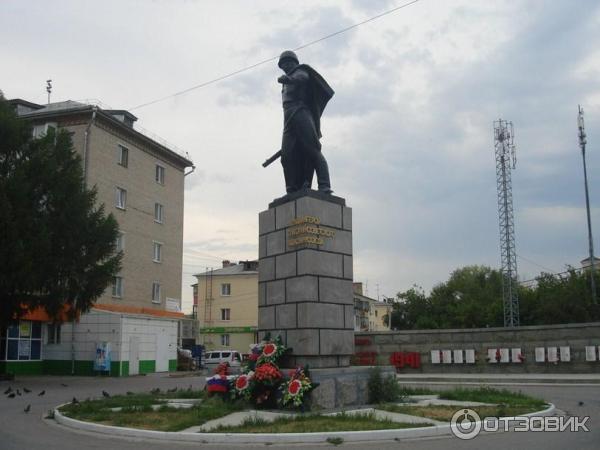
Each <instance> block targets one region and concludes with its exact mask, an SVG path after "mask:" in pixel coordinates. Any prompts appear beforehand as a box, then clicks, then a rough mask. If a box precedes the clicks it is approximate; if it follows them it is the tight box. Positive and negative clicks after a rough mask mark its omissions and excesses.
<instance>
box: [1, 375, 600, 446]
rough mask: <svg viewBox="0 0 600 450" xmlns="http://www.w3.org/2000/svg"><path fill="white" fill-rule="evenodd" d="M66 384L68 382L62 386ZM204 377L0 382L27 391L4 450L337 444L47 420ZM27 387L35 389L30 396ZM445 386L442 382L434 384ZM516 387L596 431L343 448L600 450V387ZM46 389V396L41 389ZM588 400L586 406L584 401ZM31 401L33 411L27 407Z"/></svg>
mask: <svg viewBox="0 0 600 450" xmlns="http://www.w3.org/2000/svg"><path fill="white" fill-rule="evenodd" d="M61 383H64V384H66V385H67V386H62V384H61ZM203 383H204V377H199V376H186V377H178V378H174V377H169V376H166V375H162V374H152V375H148V376H139V377H127V378H90V377H19V378H17V379H16V380H14V381H11V382H7V381H0V395H1V394H2V393H3V392H4V391H5V390H6V389H7V387H8V386H12V387H13V389H14V388H19V389H20V390H21V392H22V393H23V395H22V396H17V397H15V398H13V399H9V398H6V396H4V395H2V396H1V397H0V450H52V449H57V450H58V449H60V450H81V449H102V450H106V449H124V450H129V449H132V450H133V449H136V450H155V449H178V448H181V449H186V448H192V447H195V448H198V447H201V448H202V449H207V450H209V449H221V450H222V449H248V448H269V449H273V448H274V449H283V448H289V447H298V448H300V449H303V450H304V449H322V448H324V447H333V445H331V444H320V445H315V444H310V445H301V444H297V445H289V444H286V445H281V446H280V445H268V446H266V445H243V446H231V445H224V444H223V445H215V444H211V445H209V444H198V443H166V442H159V443H156V442H152V441H148V440H133V439H124V438H116V437H111V436H102V435H99V434H96V433H88V432H80V431H74V430H72V429H69V428H63V427H62V426H60V425H57V424H56V423H55V422H54V421H52V420H48V419H44V418H43V417H44V416H45V415H46V412H47V411H48V410H51V409H52V408H53V407H55V406H56V405H58V404H61V403H66V402H69V401H71V399H72V398H73V397H74V396H75V397H77V398H79V399H85V398H86V397H100V396H101V395H102V394H101V393H102V390H106V391H108V392H110V393H112V394H124V393H125V392H127V391H137V392H140V391H149V390H150V389H152V388H155V387H159V388H161V389H168V388H173V387H175V386H177V387H180V388H187V387H189V386H190V385H192V386H193V387H194V388H200V387H202V385H203ZM23 387H27V388H28V389H30V390H32V392H31V393H29V394H25V393H24V392H23ZM443 387H445V386H440V385H436V386H434V388H443ZM502 387H503V388H509V389H512V390H520V391H522V392H525V393H528V394H531V395H535V396H538V397H541V398H544V399H546V400H547V401H550V402H552V403H554V404H555V405H556V407H557V408H558V409H559V410H561V411H562V412H563V413H564V414H567V415H570V416H579V417H583V416H590V419H589V420H588V422H587V426H588V428H589V429H590V432H577V433H571V432H562V433H558V432H552V433H551V432H527V433H523V432H521V433H518V432H499V433H484V434H481V435H479V436H478V437H476V438H475V439H473V440H470V441H462V440H460V439H457V438H455V437H452V436H448V437H440V438H429V439H413V440H403V441H389V442H374V443H373V444H366V443H349V442H348V443H343V444H342V445H341V446H339V448H348V449H362V448H369V449H382V450H387V449H402V450H403V449H411V450H421V449H422V450H425V449H427V450H437V449H439V450H450V449H481V448H485V449H486V450H504V449H532V450H533V449H543V450H555V449H556V450H559V449H560V450H563V449H570V450H580V449H581V450H587V449H589V450H597V449H598V448H600V385H596V386H589V385H555V386H532V385H515V386H502ZM42 390H45V391H46V392H45V395H43V396H38V393H39V392H40V391H42ZM580 402H582V404H581V403H580ZM27 405H31V410H30V412H29V413H25V412H24V408H25V407H26V406H27Z"/></svg>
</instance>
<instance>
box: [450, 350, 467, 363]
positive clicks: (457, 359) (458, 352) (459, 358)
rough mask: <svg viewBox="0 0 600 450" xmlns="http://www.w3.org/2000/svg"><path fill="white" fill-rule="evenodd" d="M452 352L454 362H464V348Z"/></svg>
mask: <svg viewBox="0 0 600 450" xmlns="http://www.w3.org/2000/svg"><path fill="white" fill-rule="evenodd" d="M452 353H453V354H454V362H455V363H456V364H462V363H463V362H464V360H463V351H462V350H453V351H452Z"/></svg>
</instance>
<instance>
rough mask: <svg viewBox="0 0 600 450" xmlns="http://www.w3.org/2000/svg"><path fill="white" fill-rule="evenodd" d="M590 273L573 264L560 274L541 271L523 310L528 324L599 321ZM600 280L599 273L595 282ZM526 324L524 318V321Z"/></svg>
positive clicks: (599, 312) (599, 314)
mask: <svg viewBox="0 0 600 450" xmlns="http://www.w3.org/2000/svg"><path fill="white" fill-rule="evenodd" d="M589 276H590V275H589V273H588V272H581V271H576V270H575V269H573V268H572V267H570V268H569V269H568V271H567V272H566V273H564V274H561V275H560V276H557V275H552V274H548V273H542V274H541V275H540V276H539V277H537V286H536V288H535V289H533V290H532V291H531V292H530V293H529V295H528V296H524V297H523V300H525V302H522V303H524V304H523V306H522V309H524V313H525V314H526V320H527V322H525V323H526V324H527V325H547V324H559V323H580V322H591V321H596V320H600V311H599V308H598V305H595V304H594V303H592V296H591V292H590V282H589ZM598 281H600V277H599V276H598V273H596V283H598ZM521 322H522V323H523V320H522V321H521Z"/></svg>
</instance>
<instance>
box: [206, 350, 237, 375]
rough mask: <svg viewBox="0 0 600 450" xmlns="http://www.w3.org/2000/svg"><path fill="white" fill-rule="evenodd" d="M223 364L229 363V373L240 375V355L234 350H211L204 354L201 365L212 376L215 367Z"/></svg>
mask: <svg viewBox="0 0 600 450" xmlns="http://www.w3.org/2000/svg"><path fill="white" fill-rule="evenodd" d="M223 362H226V363H229V367H230V372H231V373H240V369H241V365H242V355H241V354H240V352H237V351H235V350H213V351H210V352H206V353H205V354H204V358H203V359H202V364H203V366H204V367H206V368H207V369H208V371H209V373H211V374H212V372H214V370H215V369H216V368H217V366H218V365H219V364H221V363H223Z"/></svg>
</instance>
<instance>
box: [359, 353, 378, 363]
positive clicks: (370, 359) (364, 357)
mask: <svg viewBox="0 0 600 450" xmlns="http://www.w3.org/2000/svg"><path fill="white" fill-rule="evenodd" d="M376 362H377V352H356V353H355V354H354V364H355V365H357V366H374V365H375V364H376Z"/></svg>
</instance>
